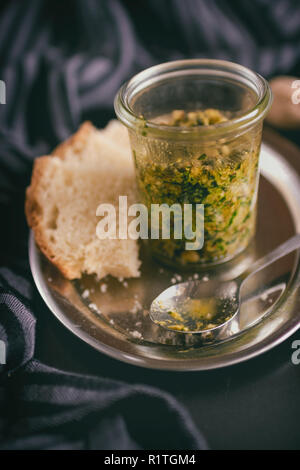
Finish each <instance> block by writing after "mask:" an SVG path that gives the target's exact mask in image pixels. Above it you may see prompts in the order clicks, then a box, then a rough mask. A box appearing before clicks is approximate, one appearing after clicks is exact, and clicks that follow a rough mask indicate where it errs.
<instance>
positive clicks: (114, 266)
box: [25, 121, 140, 279]
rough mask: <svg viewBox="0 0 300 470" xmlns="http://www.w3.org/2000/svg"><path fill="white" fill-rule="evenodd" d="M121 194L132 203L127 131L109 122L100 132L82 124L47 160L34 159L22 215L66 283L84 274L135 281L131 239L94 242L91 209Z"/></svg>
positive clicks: (133, 193) (115, 200) (133, 186)
mask: <svg viewBox="0 0 300 470" xmlns="http://www.w3.org/2000/svg"><path fill="white" fill-rule="evenodd" d="M120 195H122V196H123V195H126V196H127V197H128V205H130V204H133V203H134V202H136V184H135V174H134V164H133V161H132V158H131V152H130V147H129V140H128V136H127V131H126V129H125V128H124V127H123V126H122V124H120V123H119V122H117V121H113V122H111V123H110V124H108V126H107V127H106V128H105V129H104V130H97V129H96V128H95V127H94V126H93V125H92V124H91V123H89V122H85V123H84V124H82V126H81V127H80V129H79V130H78V131H77V133H76V134H74V135H73V136H72V137H71V138H69V139H68V140H67V141H65V142H63V143H62V144H61V145H59V146H58V147H57V148H56V149H55V150H54V151H53V153H52V155H48V156H43V157H40V158H37V159H36V160H35V163H34V168H33V173H32V179H31V184H30V186H29V187H28V188H27V191H26V204H25V212H26V216H27V221H28V224H29V226H30V227H31V228H32V229H33V232H34V235H35V240H36V243H37V244H38V246H39V247H40V249H41V251H42V252H43V253H44V254H45V255H46V257H47V258H48V259H49V260H50V261H51V262H52V263H53V264H54V265H56V266H57V268H58V269H59V270H60V271H61V272H62V274H63V275H64V276H65V277H66V278H68V279H75V278H80V277H81V275H82V274H83V273H87V274H96V275H97V277H98V278H99V279H100V278H102V277H104V276H106V275H108V274H110V275H112V276H115V277H137V276H139V274H140V273H139V266H140V261H139V259H138V242H137V241H136V240H131V239H128V240H120V239H116V240H110V239H105V240H99V239H98V238H97V236H96V226H97V223H98V222H99V220H100V219H99V217H97V216H96V209H97V207H98V206H99V204H101V203H110V204H113V205H114V206H115V208H116V213H117V219H118V200H119V196H120Z"/></svg>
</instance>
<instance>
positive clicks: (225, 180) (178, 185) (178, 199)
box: [137, 110, 258, 266]
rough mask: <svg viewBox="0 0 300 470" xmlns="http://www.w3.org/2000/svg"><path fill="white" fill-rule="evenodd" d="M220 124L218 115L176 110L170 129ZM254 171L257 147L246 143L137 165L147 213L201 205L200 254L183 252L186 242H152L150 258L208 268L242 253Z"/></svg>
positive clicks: (251, 213) (250, 227) (251, 225)
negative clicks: (158, 206)
mask: <svg viewBox="0 0 300 470" xmlns="http://www.w3.org/2000/svg"><path fill="white" fill-rule="evenodd" d="M199 116H200V118H201V122H200V124H199V119H200V118H199ZM189 119H191V122H190V121H189ZM224 120H226V117H225V116H223V115H222V114H221V113H220V112H219V111H218V110H205V111H196V112H192V113H184V112H183V111H180V110H179V111H174V112H173V113H172V116H171V117H170V125H178V126H182V125H186V126H189V125H209V124H212V123H218V122H223V121H224ZM242 143H243V141H242ZM186 153H188V151H186ZM257 167H258V149H257V146H253V145H250V143H249V139H248V138H246V137H245V140H244V147H243V145H242V146H241V145H240V144H239V146H238V148H237V147H236V146H233V145H232V146H231V145H230V143H228V144H227V145H224V143H216V146H215V147H214V148H213V149H211V148H208V149H207V150H206V149H205V152H204V151H203V149H201V150H199V152H197V151H196V150H195V149H194V150H193V151H192V152H190V153H188V154H185V155H183V156H182V157H180V156H178V158H176V159H172V160H170V161H169V162H167V161H155V159H153V161H151V159H148V160H145V161H144V162H143V164H142V165H141V164H138V165H137V168H138V182H139V187H140V191H141V195H142V199H143V202H144V203H145V204H146V205H147V206H148V207H149V208H150V205H151V204H163V203H165V204H168V205H172V204H174V203H180V204H182V205H183V204H184V203H189V204H204V229H205V231H204V239H205V240H204V246H203V248H202V249H201V250H198V251H187V250H185V243H186V241H187V240H186V239H185V238H183V239H181V240H175V239H173V238H171V239H170V240H163V239H159V240H151V247H152V250H153V252H154V254H155V255H156V256H157V257H158V258H159V259H161V260H164V261H165V262H170V264H173V265H176V266H178V265H193V264H198V263H200V264H210V263H213V262H220V261H222V260H225V259H230V258H232V257H233V256H234V255H235V254H236V253H237V252H240V251H242V249H244V248H246V246H247V245H248V243H249V240H250V239H251V237H252V236H253V234H254V231H255V216H256V214H255V199H256V189H257ZM253 202H254V204H253ZM194 228H195V227H194Z"/></svg>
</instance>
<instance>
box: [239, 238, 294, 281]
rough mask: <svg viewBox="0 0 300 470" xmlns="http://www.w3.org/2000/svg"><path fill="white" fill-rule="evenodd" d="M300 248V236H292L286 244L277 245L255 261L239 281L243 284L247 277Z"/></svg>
mask: <svg viewBox="0 0 300 470" xmlns="http://www.w3.org/2000/svg"><path fill="white" fill-rule="evenodd" d="M297 248H300V234H299V233H298V234H297V235H294V236H293V237H291V238H289V239H288V240H287V241H286V242H284V243H282V244H281V245H279V246H278V247H277V248H275V250H273V251H271V252H270V253H268V254H267V255H266V256H263V257H262V258H260V259H259V260H257V261H255V263H253V264H252V265H251V266H250V267H249V268H248V269H247V270H246V271H245V272H244V273H243V274H242V275H241V281H242V282H244V281H245V280H246V279H247V278H248V277H249V276H251V275H252V274H254V273H256V272H257V271H260V270H261V269H263V268H265V267H266V266H269V264H272V263H273V262H274V261H276V260H278V259H279V258H282V257H283V256H285V255H288V254H289V253H291V252H292V251H294V250H296V249H297Z"/></svg>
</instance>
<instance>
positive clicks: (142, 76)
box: [114, 59, 272, 138]
mask: <svg viewBox="0 0 300 470" xmlns="http://www.w3.org/2000/svg"><path fill="white" fill-rule="evenodd" d="M201 71H202V73H203V72H209V73H210V74H213V73H214V74H216V75H218V76H228V77H229V76H231V78H232V77H234V78H235V79H236V80H237V79H239V78H240V81H244V83H245V82H246V81H247V82H248V86H251V88H252V89H254V91H256V93H257V96H258V99H257V102H256V104H255V105H254V106H253V107H252V108H250V109H248V110H247V111H245V112H244V113H243V114H241V115H239V116H238V117H235V118H232V119H229V120H228V121H225V122H221V123H218V124H212V125H208V126H195V127H177V126H169V125H166V124H158V123H155V122H153V121H148V120H147V125H146V127H147V133H148V132H149V133H150V134H153V135H155V136H156V137H164V138H168V137H173V138H174V136H178V137H188V138H197V137H200V136H201V137H204V136H207V137H214V136H218V137H220V136H221V135H222V134H228V133H230V132H232V131H234V130H237V129H238V130H239V131H241V130H243V129H246V128H248V127H249V126H250V125H253V124H255V123H256V122H257V121H260V120H262V119H263V118H264V117H265V115H266V113H267V112H268V110H269V108H270V106H271V103H272V92H271V89H270V86H269V84H268V82H267V80H266V79H265V78H263V77H262V76H261V75H259V74H258V73H256V72H254V71H252V70H251V69H249V68H247V67H245V66H243V65H239V64H236V63H234V62H230V61H225V60H216V59H186V60H176V61H171V62H165V63H162V64H159V65H154V66H152V67H149V68H147V69H145V70H143V71H141V72H139V73H138V74H136V75H134V76H133V77H132V78H131V79H130V80H129V81H127V82H125V83H124V84H123V85H122V86H121V88H120V89H119V91H118V93H117V95H116V97H115V101H114V107H115V112H116V115H117V117H118V118H119V120H120V121H121V122H122V123H123V124H124V125H125V126H126V127H128V128H132V129H139V128H140V129H141V131H142V130H144V129H145V119H144V118H143V117H141V116H138V115H137V114H135V113H134V111H133V110H132V108H131V107H130V104H129V97H130V94H132V93H135V94H136V93H137V91H140V90H144V89H147V87H148V86H149V85H153V84H154V83H157V82H158V83H159V81H162V80H163V79H165V78H166V77H170V76H172V75H173V76H174V75H178V74H179V75H181V76H183V75H184V74H188V73H189V74H191V73H194V74H197V75H198V76H199V73H200V72H201ZM255 87H256V88H255Z"/></svg>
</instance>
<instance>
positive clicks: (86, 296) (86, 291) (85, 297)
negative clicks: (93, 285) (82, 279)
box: [81, 289, 90, 299]
mask: <svg viewBox="0 0 300 470" xmlns="http://www.w3.org/2000/svg"><path fill="white" fill-rule="evenodd" d="M89 295H90V291H89V290H88V289H84V291H83V292H82V294H81V297H82V298H83V299H87V298H88V296H89Z"/></svg>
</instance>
